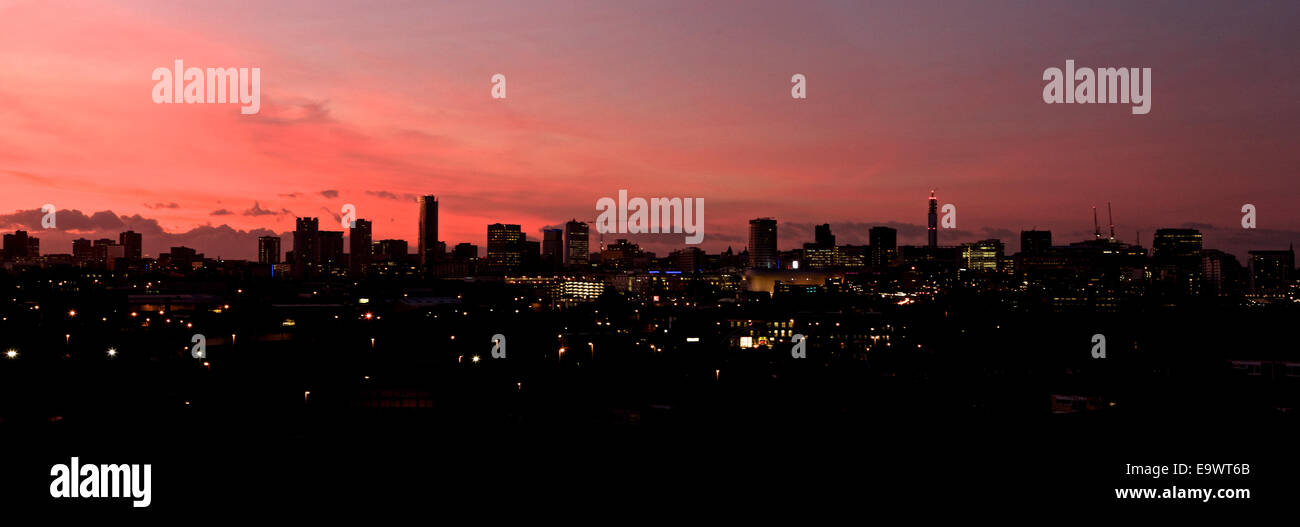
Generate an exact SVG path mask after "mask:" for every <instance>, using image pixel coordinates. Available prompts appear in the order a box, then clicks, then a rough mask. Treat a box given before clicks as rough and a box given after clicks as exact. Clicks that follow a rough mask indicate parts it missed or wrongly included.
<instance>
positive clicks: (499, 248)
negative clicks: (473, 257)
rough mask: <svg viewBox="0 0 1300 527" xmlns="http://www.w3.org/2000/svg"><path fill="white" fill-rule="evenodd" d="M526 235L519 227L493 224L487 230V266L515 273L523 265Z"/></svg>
mask: <svg viewBox="0 0 1300 527" xmlns="http://www.w3.org/2000/svg"><path fill="white" fill-rule="evenodd" d="M523 253H524V233H523V230H522V229H520V227H519V226H518V225H506V224H501V223H493V224H491V225H488V228H487V266H488V268H489V269H492V270H495V271H513V270H517V269H519V266H520V264H522V263H523V256H524V255H523Z"/></svg>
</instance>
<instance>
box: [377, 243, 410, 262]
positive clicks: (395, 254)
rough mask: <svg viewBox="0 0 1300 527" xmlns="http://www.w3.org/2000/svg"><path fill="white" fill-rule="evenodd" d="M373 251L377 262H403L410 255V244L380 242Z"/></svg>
mask: <svg viewBox="0 0 1300 527" xmlns="http://www.w3.org/2000/svg"><path fill="white" fill-rule="evenodd" d="M373 251H374V253H373V254H374V258H375V260H380V261H385V262H403V261H406V257H407V255H408V254H409V253H410V244H408V243H407V242H406V240H379V241H377V242H375V243H374V246H373Z"/></svg>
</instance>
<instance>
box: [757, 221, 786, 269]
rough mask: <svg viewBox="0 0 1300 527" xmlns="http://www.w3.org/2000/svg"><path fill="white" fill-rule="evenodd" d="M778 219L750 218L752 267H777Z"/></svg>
mask: <svg viewBox="0 0 1300 527" xmlns="http://www.w3.org/2000/svg"><path fill="white" fill-rule="evenodd" d="M778 256H779V255H778V254H777V251H776V220H774V219H772V218H755V219H752V220H749V267H750V268H751V269H776V268H777V266H778V265H779V264H780V262H778V261H777V258H778Z"/></svg>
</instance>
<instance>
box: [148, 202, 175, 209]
mask: <svg viewBox="0 0 1300 527" xmlns="http://www.w3.org/2000/svg"><path fill="white" fill-rule="evenodd" d="M144 207H145V208H146V209H178V208H180V205H179V204H176V203H154V204H153V205H150V204H148V203H145V204H144Z"/></svg>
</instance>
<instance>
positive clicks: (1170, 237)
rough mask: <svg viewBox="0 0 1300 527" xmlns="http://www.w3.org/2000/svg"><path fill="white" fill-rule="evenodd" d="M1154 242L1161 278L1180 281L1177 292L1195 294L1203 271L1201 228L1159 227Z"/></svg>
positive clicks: (1153, 256)
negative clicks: (1199, 229)
mask: <svg viewBox="0 0 1300 527" xmlns="http://www.w3.org/2000/svg"><path fill="white" fill-rule="evenodd" d="M1151 245H1152V264H1153V266H1154V268H1155V272H1156V275H1157V278H1158V279H1159V280H1160V281H1162V282H1167V283H1173V284H1176V285H1175V286H1174V289H1173V290H1174V291H1179V292H1184V293H1195V292H1196V291H1197V280H1198V278H1199V277H1200V274H1201V249H1202V247H1201V231H1198V230H1196V229H1159V230H1157V231H1156V235H1155V238H1154V239H1153V240H1152V242H1151Z"/></svg>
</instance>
